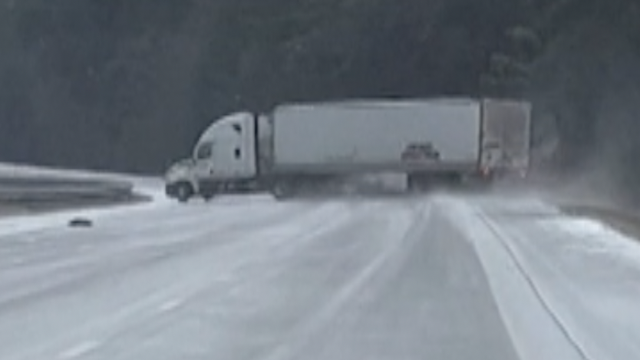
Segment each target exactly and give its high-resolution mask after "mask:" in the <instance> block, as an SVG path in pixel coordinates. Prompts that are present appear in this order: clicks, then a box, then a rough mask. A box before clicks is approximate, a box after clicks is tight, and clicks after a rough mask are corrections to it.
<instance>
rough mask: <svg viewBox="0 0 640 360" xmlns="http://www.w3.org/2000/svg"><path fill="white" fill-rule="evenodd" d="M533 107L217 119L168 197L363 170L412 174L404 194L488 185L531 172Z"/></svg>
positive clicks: (444, 104)
mask: <svg viewBox="0 0 640 360" xmlns="http://www.w3.org/2000/svg"><path fill="white" fill-rule="evenodd" d="M530 113H531V106H530V104H529V103H528V102H525V101H519V100H504V99H473V98H432V99H408V100H351V101H338V102H328V103H298V104H284V105H280V106H278V107H276V108H275V109H274V110H273V111H271V112H270V113H268V114H255V113H251V112H239V113H235V114H231V115H228V116H226V117H223V118H221V119H219V120H217V121H215V122H213V123H212V124H211V125H210V126H209V127H208V128H207V129H206V130H205V131H204V132H203V133H202V135H201V136H200V138H199V139H198V141H197V143H196V146H195V148H194V150H193V154H192V156H191V157H190V158H188V159H185V160H181V161H179V162H177V163H175V164H174V165H173V166H171V167H170V168H169V169H168V171H167V172H166V174H165V181H166V193H167V195H168V196H170V197H175V198H177V199H178V200H180V201H182V202H185V201H188V200H189V199H190V198H192V197H194V196H198V195H199V196H201V197H203V198H205V199H210V198H212V197H214V196H215V195H217V194H221V193H229V192H245V191H269V192H271V193H273V194H274V195H275V196H276V197H277V198H285V197H287V196H291V195H295V194H299V193H304V192H305V191H307V192H315V191H318V190H319V189H322V188H326V187H327V186H329V184H339V183H341V181H343V180H344V179H347V178H350V177H353V176H354V175H359V174H372V173H381V172H386V173H388V172H394V173H402V174H406V185H407V186H406V188H407V189H408V190H411V191H415V190H420V189H424V188H428V187H429V186H431V185H432V184H433V183H447V184H457V183H460V182H462V181H464V180H465V179H476V180H480V181H486V182H490V181H492V180H493V179H495V178H497V177H500V176H504V175H508V174H516V175H519V176H520V175H524V174H525V173H526V171H527V169H528V166H529V146H530V140H529V139H530V128H531V120H530Z"/></svg>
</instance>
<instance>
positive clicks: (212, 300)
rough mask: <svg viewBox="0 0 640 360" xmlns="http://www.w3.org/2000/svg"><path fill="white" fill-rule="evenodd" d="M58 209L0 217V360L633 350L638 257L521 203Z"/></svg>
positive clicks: (597, 231) (252, 202)
mask: <svg viewBox="0 0 640 360" xmlns="http://www.w3.org/2000/svg"><path fill="white" fill-rule="evenodd" d="M73 213H74V212H67V213H58V214H48V215H38V216H34V217H20V218H7V219H3V220H1V221H0V359H12V360H13V359H16V360H17V359H20V360H23V359H24V360H27V359H43V360H44V359H105V360H106V359H109V360H116V359H132V360H133V359H135V360H140V359H154V360H155V359H158V360H161V359H172V360H173V359H176V360H177V359H265V360H267V359H268V360H272V359H273V360H284V359H332V360H334V359H336V360H339V359H454V360H463V359H501V360H510V359H522V360H529V359H536V360H540V359H553V360H555V359H562V360H572V359H583V360H584V359H589V360H600V359H602V360H604V359H631V358H637V357H638V355H640V350H638V349H637V348H638V347H639V346H638V345H637V344H640V341H638V340H639V336H640V325H638V324H640V310H638V308H639V307H634V304H633V301H634V300H636V299H638V296H640V291H639V290H638V289H639V287H638V284H637V281H638V279H640V276H639V275H640V250H638V248H637V247H636V246H635V244H634V243H632V242H630V241H628V240H627V239H624V238H623V237H622V236H621V235H618V234H616V233H614V232H610V231H609V230H607V229H606V228H604V227H602V226H600V225H598V224H597V223H595V222H592V221H587V220H583V219H574V218H568V217H566V216H564V215H562V214H560V213H559V212H558V211H557V210H556V209H555V208H554V207H553V206H550V205H548V204H546V203H544V202H542V201H540V200H537V199H534V198H513V197H510V198H499V197H496V196H492V197H475V198H474V197H457V196H447V195H439V196H434V197H429V198H427V197H423V198H395V199H394V198H386V199H367V200H365V199H342V200H340V199H334V200H325V201H293V202H286V203H278V202H275V201H274V200H273V199H271V198H269V197H266V196H247V197H228V198H220V199H216V201H214V202H212V203H208V204H206V203H198V202H194V203H190V204H188V205H186V206H185V205H179V204H175V203H172V202H169V201H155V202H152V203H148V204H141V205H135V206H130V207H123V208H112V209H108V210H95V211H90V212H89V215H90V216H91V217H92V218H93V219H94V220H95V226H94V227H93V228H87V229H72V228H67V227H66V220H67V219H68V218H69V216H70V214H73ZM84 213H86V211H84Z"/></svg>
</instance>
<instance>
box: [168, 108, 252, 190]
mask: <svg viewBox="0 0 640 360" xmlns="http://www.w3.org/2000/svg"><path fill="white" fill-rule="evenodd" d="M256 130H257V129H256V120H255V116H254V115H253V114H251V113H247V112H242V113H236V114H232V115H229V116H226V117H224V118H221V119H219V120H217V121H215V122H214V123H213V124H211V125H210V126H209V127H208V128H207V129H206V130H205V131H204V132H203V133H202V135H201V136H200V138H199V140H198V142H197V143H196V146H195V147H194V149H193V153H192V156H191V158H190V159H185V160H181V161H179V162H177V163H176V164H174V165H172V166H171V167H170V168H169V170H168V171H167V173H166V174H165V183H166V192H167V195H168V196H170V197H175V198H178V200H180V201H183V202H184V201H187V200H189V198H191V197H193V196H195V195H200V196H202V197H203V198H205V199H210V198H211V197H213V196H215V195H216V194H217V193H219V192H221V191H225V192H227V191H230V190H241V189H242V188H244V187H247V186H249V184H250V183H251V182H252V181H254V180H255V178H256V176H257V172H258V169H257V161H256V157H257V155H256V141H255V137H256Z"/></svg>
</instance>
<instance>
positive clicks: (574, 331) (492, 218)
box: [475, 199, 640, 359]
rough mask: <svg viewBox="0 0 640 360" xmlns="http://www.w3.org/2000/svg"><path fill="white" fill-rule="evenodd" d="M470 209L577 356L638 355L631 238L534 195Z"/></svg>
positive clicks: (639, 291)
mask: <svg viewBox="0 0 640 360" xmlns="http://www.w3.org/2000/svg"><path fill="white" fill-rule="evenodd" d="M545 207H546V210H545V209H544V208H545ZM475 209H476V211H477V213H479V214H480V217H482V218H483V219H484V222H485V224H486V227H489V228H490V229H492V231H493V232H494V233H495V236H494V239H495V240H494V242H496V241H498V242H500V243H501V244H502V245H503V246H504V247H505V248H506V249H508V251H510V252H511V254H512V256H513V258H514V259H515V260H516V262H517V263H518V266H520V267H521V269H522V271H524V272H525V273H526V276H527V278H528V281H530V283H531V285H532V287H533V288H535V291H536V293H537V295H538V296H539V297H540V298H541V300H542V302H543V303H544V304H545V306H546V307H548V309H549V311H550V312H551V313H553V316H554V317H555V321H556V322H558V324H559V325H560V327H562V328H563V332H564V334H565V336H566V337H567V338H569V339H570V340H571V342H572V343H573V344H574V345H575V347H576V348H577V349H579V352H580V353H581V356H582V357H583V358H588V359H634V358H639V357H640V308H639V307H638V306H637V301H638V299H640V246H639V244H638V242H637V241H636V240H634V239H630V238H628V237H626V236H624V235H621V234H620V233H618V232H616V231H614V230H613V229H611V228H610V227H608V226H606V225H604V224H603V223H600V222H598V221H596V220H592V219H585V218H579V217H573V216H568V215H562V214H560V213H558V211H557V209H556V208H555V207H552V206H549V205H546V204H544V203H542V202H540V201H526V200H523V199H512V200H510V201H504V200H503V201H501V202H495V201H491V200H489V201H483V202H481V203H479V204H475ZM505 209H510V210H509V211H505ZM514 209H518V210H514ZM532 209H535V211H531V210H532ZM541 210H542V211H541Z"/></svg>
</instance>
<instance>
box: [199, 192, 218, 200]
mask: <svg viewBox="0 0 640 360" xmlns="http://www.w3.org/2000/svg"><path fill="white" fill-rule="evenodd" d="M215 196H216V194H213V193H209V192H208V193H204V194H202V198H203V199H204V201H211V199H213V198H214V197H215Z"/></svg>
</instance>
